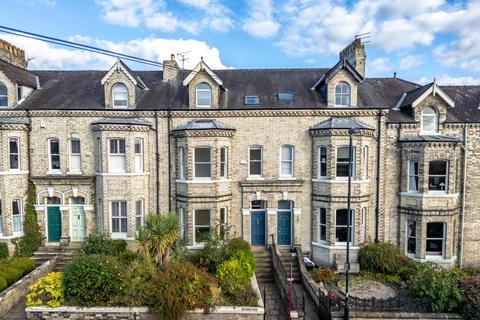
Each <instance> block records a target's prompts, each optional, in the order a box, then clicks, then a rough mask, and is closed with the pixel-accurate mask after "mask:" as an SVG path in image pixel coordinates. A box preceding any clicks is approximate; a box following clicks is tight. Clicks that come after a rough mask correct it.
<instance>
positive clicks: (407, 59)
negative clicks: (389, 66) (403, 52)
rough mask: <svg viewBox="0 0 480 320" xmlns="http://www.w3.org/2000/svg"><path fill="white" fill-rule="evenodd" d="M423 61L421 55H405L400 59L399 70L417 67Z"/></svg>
mask: <svg viewBox="0 0 480 320" xmlns="http://www.w3.org/2000/svg"><path fill="white" fill-rule="evenodd" d="M422 63H423V56H421V55H407V56H404V57H402V58H401V59H400V61H399V63H398V68H399V69H400V70H409V69H412V68H413V67H418V66H419V65H421V64H422Z"/></svg>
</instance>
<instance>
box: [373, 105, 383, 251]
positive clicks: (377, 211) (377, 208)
mask: <svg viewBox="0 0 480 320" xmlns="http://www.w3.org/2000/svg"><path fill="white" fill-rule="evenodd" d="M381 125H382V112H381V111H379V112H378V123H377V128H378V135H377V165H376V167H377V168H376V171H377V177H376V185H377V186H376V187H377V188H376V196H375V242H379V239H378V234H379V225H380V161H381V158H382V157H381V156H380V152H381V141H382V128H381Z"/></svg>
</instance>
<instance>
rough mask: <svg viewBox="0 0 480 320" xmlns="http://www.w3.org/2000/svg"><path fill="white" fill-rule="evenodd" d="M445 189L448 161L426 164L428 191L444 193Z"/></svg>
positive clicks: (446, 185)
mask: <svg viewBox="0 0 480 320" xmlns="http://www.w3.org/2000/svg"><path fill="white" fill-rule="evenodd" d="M447 189H448V161H445V160H434V161H430V162H429V164H428V190H429V191H441V192H446V191H447Z"/></svg>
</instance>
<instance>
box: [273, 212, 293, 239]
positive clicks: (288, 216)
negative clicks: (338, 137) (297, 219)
mask: <svg viewBox="0 0 480 320" xmlns="http://www.w3.org/2000/svg"><path fill="white" fill-rule="evenodd" d="M277 243H278V244H279V245H281V246H287V245H291V244H292V212H291V211H280V210H279V211H278V212H277Z"/></svg>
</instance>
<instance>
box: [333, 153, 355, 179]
mask: <svg viewBox="0 0 480 320" xmlns="http://www.w3.org/2000/svg"><path fill="white" fill-rule="evenodd" d="M348 149H349V148H348V147H339V148H337V172H336V176H337V178H345V177H346V178H348V174H349V172H348V171H349V165H348V163H349V154H348ZM351 170H352V179H355V147H352V168H351Z"/></svg>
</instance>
